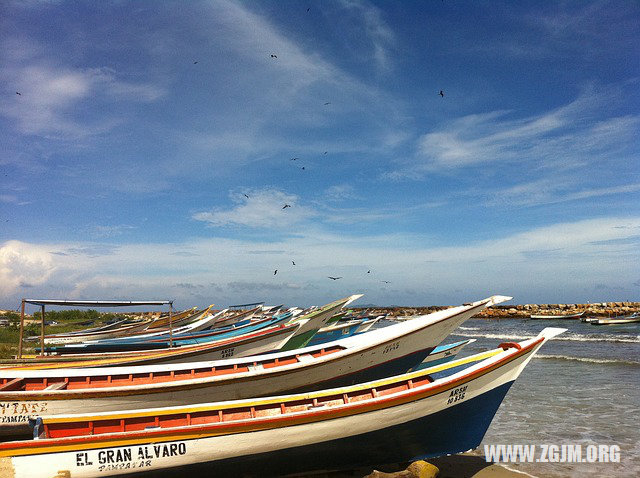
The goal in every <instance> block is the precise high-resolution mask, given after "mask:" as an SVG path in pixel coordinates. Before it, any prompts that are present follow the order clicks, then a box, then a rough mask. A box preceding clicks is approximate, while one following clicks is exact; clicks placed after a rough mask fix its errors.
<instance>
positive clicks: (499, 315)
mask: <svg viewBox="0 0 640 478" xmlns="http://www.w3.org/2000/svg"><path fill="white" fill-rule="evenodd" d="M450 307H454V306H425V307H401V306H394V307H352V309H353V310H365V309H366V310H368V311H369V313H370V314H371V315H376V314H378V315H382V314H387V315H388V316H390V317H398V316H405V317H406V316H412V315H422V314H429V313H431V312H435V311H438V310H443V309H448V308H450ZM639 310H640V302H597V303H593V304H521V305H495V306H493V307H489V308H487V309H484V310H483V311H482V312H480V313H478V314H477V315H475V316H474V317H475V318H482V319H528V318H529V317H530V316H531V315H532V314H538V315H568V314H576V313H578V312H583V311H584V315H585V316H586V317H615V316H618V315H626V314H631V313H633V312H636V311H639Z"/></svg>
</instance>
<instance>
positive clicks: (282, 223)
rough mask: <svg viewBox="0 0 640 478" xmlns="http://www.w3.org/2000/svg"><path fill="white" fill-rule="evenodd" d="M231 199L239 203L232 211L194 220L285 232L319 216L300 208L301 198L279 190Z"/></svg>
mask: <svg viewBox="0 0 640 478" xmlns="http://www.w3.org/2000/svg"><path fill="white" fill-rule="evenodd" d="M247 196H248V197H247ZM231 198H232V200H233V202H235V203H236V206H234V207H233V208H232V209H227V210H224V209H220V208H217V209H214V210H212V211H205V212H198V213H196V214H194V215H193V216H192V217H193V219H195V220H197V221H204V222H206V223H208V224H210V225H212V226H228V225H232V226H246V227H252V228H285V229H286V228H288V227H292V226H294V225H296V224H300V223H301V222H303V221H305V220H307V219H310V218H312V217H313V216H315V215H316V213H315V212H314V211H313V210H312V209H310V208H308V207H305V206H302V205H300V204H298V196H296V195H294V194H289V193H286V192H283V191H280V190H277V189H263V190H248V191H246V192H245V193H233V194H232V195H231ZM285 206H287V207H286V208H285Z"/></svg>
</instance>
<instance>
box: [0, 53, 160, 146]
mask: <svg viewBox="0 0 640 478" xmlns="http://www.w3.org/2000/svg"><path fill="white" fill-rule="evenodd" d="M0 78H1V79H2V80H3V82H5V83H6V84H10V85H11V86H12V88H13V89H15V90H16V94H15V95H13V96H11V97H10V98H5V99H3V100H2V101H0V114H2V115H3V116H6V117H8V118H9V119H11V120H12V121H14V122H15V126H16V128H17V129H18V130H19V131H20V132H21V133H24V134H27V135H38V136H45V137H49V138H52V137H58V138H63V139H73V138H83V137H86V136H91V135H95V134H100V133H104V132H106V131H108V130H110V129H111V128H113V127H114V126H115V125H117V124H120V123H121V122H122V121H124V119H122V118H118V117H115V116H108V115H103V116H102V117H98V118H95V119H91V120H87V119H86V118H84V117H83V116H82V115H83V114H84V112H85V109H86V108H87V107H89V106H90V105H91V103H92V102H95V101H98V102H105V101H106V102H112V101H113V102H118V101H135V102H152V101H155V100H157V99H158V98H160V97H162V96H163V95H164V94H165V90H164V89H163V88H161V87H159V86H156V85H153V84H150V83H135V82H130V81H126V80H123V79H121V78H119V77H118V74H117V73H116V72H115V71H114V70H113V69H111V68H106V67H102V68H74V67H68V66H64V65H59V64H56V63H54V62H52V61H49V60H43V59H40V58H30V59H27V60H23V61H19V62H18V61H16V62H12V63H9V64H8V65H6V66H5V68H3V70H2V73H0Z"/></svg>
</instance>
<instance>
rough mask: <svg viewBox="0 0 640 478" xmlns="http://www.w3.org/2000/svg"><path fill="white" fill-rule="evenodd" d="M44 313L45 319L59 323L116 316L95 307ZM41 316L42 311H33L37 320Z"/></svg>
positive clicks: (91, 320) (109, 318) (106, 318)
mask: <svg viewBox="0 0 640 478" xmlns="http://www.w3.org/2000/svg"><path fill="white" fill-rule="evenodd" d="M44 315H45V320H47V321H55V322H58V323H59V324H60V323H64V322H84V321H87V322H93V321H95V320H98V319H100V320H103V321H106V320H111V319H113V318H115V317H116V315H115V314H110V313H102V312H98V311H97V310H94V309H89V310H77V309H71V310H48V311H45V313H44ZM40 316H41V312H40V311H36V312H34V313H33V318H34V319H36V320H40V319H41V317H40ZM18 319H20V315H18Z"/></svg>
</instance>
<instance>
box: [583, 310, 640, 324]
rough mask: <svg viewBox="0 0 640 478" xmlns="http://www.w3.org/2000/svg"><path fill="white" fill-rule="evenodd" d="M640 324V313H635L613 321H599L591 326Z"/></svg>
mask: <svg viewBox="0 0 640 478" xmlns="http://www.w3.org/2000/svg"><path fill="white" fill-rule="evenodd" d="M638 322H640V313H638V312H634V313H633V314H630V315H623V316H620V317H613V318H611V319H598V320H594V321H592V322H591V325H624V324H635V323H638Z"/></svg>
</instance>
